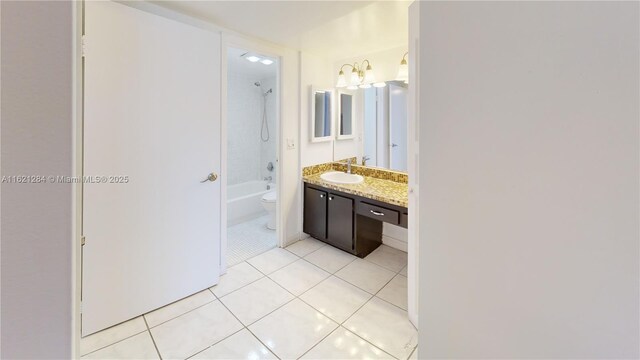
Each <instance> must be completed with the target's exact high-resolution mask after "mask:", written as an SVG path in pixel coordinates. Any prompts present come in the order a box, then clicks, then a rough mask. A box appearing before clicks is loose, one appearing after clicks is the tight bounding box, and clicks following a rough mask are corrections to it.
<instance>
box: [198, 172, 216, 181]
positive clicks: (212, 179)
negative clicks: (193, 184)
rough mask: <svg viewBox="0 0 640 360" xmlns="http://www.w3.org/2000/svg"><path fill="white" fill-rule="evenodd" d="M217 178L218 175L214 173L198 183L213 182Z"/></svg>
mask: <svg viewBox="0 0 640 360" xmlns="http://www.w3.org/2000/svg"><path fill="white" fill-rule="evenodd" d="M217 178H218V175H217V174H216V173H210V174H209V175H208V176H207V178H206V179H204V180H202V181H200V182H201V183H204V182H207V181H211V182H214V181H216V179H217Z"/></svg>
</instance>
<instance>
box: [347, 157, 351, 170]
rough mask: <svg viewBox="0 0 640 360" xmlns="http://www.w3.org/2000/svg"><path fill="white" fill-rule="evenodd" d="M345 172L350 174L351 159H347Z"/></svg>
mask: <svg viewBox="0 0 640 360" xmlns="http://www.w3.org/2000/svg"><path fill="white" fill-rule="evenodd" d="M347 174H351V159H350V158H349V159H347Z"/></svg>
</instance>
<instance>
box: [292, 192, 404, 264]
mask: <svg viewBox="0 0 640 360" xmlns="http://www.w3.org/2000/svg"><path fill="white" fill-rule="evenodd" d="M406 214H407V209H406V208H401V207H398V206H394V205H390V204H385V203H382V202H379V201H376V200H372V199H368V198H364V197H361V196H356V195H352V194H346V193H342V192H339V191H335V190H331V189H327V188H324V187H321V186H317V185H312V184H308V183H305V184H304V221H303V231H304V232H305V233H307V234H309V235H311V236H312V237H314V238H316V239H318V240H321V241H324V242H326V243H328V244H330V245H333V246H335V247H337V248H339V249H342V250H344V251H348V252H350V253H352V254H354V255H356V256H359V257H365V256H367V255H368V254H369V253H370V252H372V251H373V250H375V249H376V248H377V247H378V246H380V244H381V243H382V222H388V223H391V224H394V225H399V226H403V227H406V226H407V224H406Z"/></svg>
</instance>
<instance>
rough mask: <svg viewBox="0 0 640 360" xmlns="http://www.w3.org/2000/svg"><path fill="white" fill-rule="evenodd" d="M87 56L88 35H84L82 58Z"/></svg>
mask: <svg viewBox="0 0 640 360" xmlns="http://www.w3.org/2000/svg"><path fill="white" fill-rule="evenodd" d="M85 55H87V35H82V57H85Z"/></svg>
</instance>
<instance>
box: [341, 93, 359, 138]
mask: <svg viewBox="0 0 640 360" xmlns="http://www.w3.org/2000/svg"><path fill="white" fill-rule="evenodd" d="M355 109H356V106H355V96H354V94H353V93H351V92H347V91H344V90H339V91H338V140H346V139H353V138H355V121H356V116H355Z"/></svg>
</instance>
